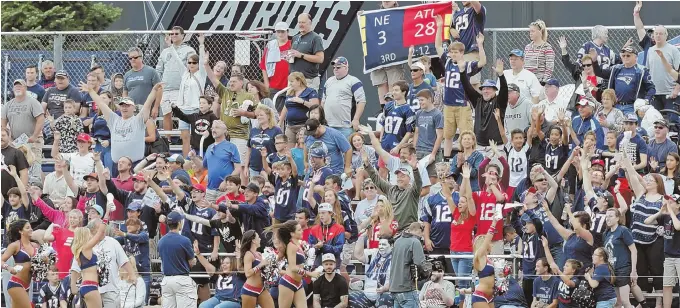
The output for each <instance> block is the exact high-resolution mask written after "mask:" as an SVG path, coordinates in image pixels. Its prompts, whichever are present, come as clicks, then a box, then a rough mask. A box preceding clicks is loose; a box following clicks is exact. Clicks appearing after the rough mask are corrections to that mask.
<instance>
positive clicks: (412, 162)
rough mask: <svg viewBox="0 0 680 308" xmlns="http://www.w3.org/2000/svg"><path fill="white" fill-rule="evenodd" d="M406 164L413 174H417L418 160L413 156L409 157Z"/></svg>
mask: <svg viewBox="0 0 680 308" xmlns="http://www.w3.org/2000/svg"><path fill="white" fill-rule="evenodd" d="M408 164H409V165H411V167H412V168H413V172H418V158H417V157H416V156H415V155H411V158H410V159H409V160H408Z"/></svg>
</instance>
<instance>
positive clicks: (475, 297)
mask: <svg viewBox="0 0 680 308" xmlns="http://www.w3.org/2000/svg"><path fill="white" fill-rule="evenodd" d="M500 219H502V217H500V215H494V216H493V222H492V223H491V227H489V231H488V232H487V234H485V235H480V236H478V237H477V238H476V239H475V242H474V244H473V249H474V251H475V254H474V258H473V259H472V268H473V269H474V270H475V271H477V275H478V277H479V284H478V285H477V287H476V288H475V292H474V293H472V307H473V308H494V303H493V294H494V287H495V283H496V280H495V279H496V272H495V270H494V265H493V263H492V262H490V261H491V260H489V258H488V255H489V253H491V242H492V240H493V236H494V234H495V233H496V228H495V226H496V222H498V221H499V220H500ZM501 231H502V230H501Z"/></svg>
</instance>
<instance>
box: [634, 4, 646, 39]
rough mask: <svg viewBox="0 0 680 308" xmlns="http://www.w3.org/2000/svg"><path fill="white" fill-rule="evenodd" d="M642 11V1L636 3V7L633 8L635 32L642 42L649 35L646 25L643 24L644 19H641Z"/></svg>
mask: <svg viewBox="0 0 680 308" xmlns="http://www.w3.org/2000/svg"><path fill="white" fill-rule="evenodd" d="M641 10H642V1H635V7H634V8H633V24H635V32H636V33H637V36H638V40H640V41H642V39H644V38H645V36H646V35H647V33H646V32H645V25H644V24H643V23H642V18H641V17H640V11H641Z"/></svg>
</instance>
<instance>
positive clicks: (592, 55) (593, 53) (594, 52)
mask: <svg viewBox="0 0 680 308" xmlns="http://www.w3.org/2000/svg"><path fill="white" fill-rule="evenodd" d="M588 55H589V56H590V58H591V59H593V62H595V61H597V50H595V48H590V50H588Z"/></svg>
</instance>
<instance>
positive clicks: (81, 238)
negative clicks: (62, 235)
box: [71, 221, 106, 308]
mask: <svg viewBox="0 0 680 308" xmlns="http://www.w3.org/2000/svg"><path fill="white" fill-rule="evenodd" d="M98 223H99V226H98V227H97V233H95V235H94V236H92V233H90V230H89V229H88V228H86V227H78V228H76V230H75V232H73V233H74V235H73V243H72V244H71V251H72V252H73V258H74V259H75V261H76V262H77V264H78V267H80V277H81V278H82V280H83V281H82V283H81V285H80V296H81V297H82V298H83V300H84V301H85V305H86V306H87V307H88V308H101V307H102V297H101V295H100V294H99V273H98V272H97V255H96V254H94V252H93V251H92V248H94V246H95V245H97V243H99V242H100V241H101V240H103V239H104V232H105V231H106V224H104V223H102V222H101V221H99V222H98Z"/></svg>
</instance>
